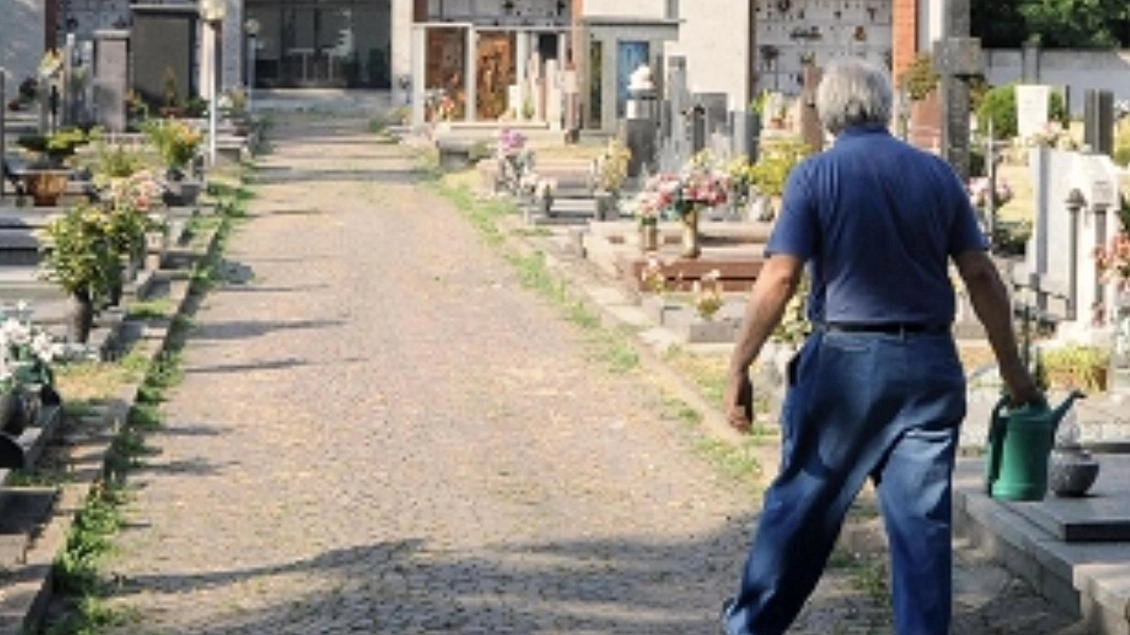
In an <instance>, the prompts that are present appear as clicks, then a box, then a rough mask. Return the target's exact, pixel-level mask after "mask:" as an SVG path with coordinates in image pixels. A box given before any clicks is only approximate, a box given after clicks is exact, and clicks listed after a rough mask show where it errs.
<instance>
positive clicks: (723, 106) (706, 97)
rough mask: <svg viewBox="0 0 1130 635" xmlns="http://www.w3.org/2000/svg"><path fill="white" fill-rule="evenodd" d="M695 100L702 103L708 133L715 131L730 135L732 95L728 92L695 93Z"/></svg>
mask: <svg viewBox="0 0 1130 635" xmlns="http://www.w3.org/2000/svg"><path fill="white" fill-rule="evenodd" d="M693 99H694V102H695V103H697V104H702V107H703V111H704V116H705V117H706V134H707V135H708V136H709V135H712V134H714V133H715V132H719V133H722V134H726V135H729V127H730V96H729V95H728V94H726V93H695V94H694V96H693Z"/></svg>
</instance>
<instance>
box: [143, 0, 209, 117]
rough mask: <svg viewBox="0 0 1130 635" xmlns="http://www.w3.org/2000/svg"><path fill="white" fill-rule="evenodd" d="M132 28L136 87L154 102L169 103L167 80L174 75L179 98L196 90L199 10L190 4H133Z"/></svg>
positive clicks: (190, 94) (148, 99)
mask: <svg viewBox="0 0 1130 635" xmlns="http://www.w3.org/2000/svg"><path fill="white" fill-rule="evenodd" d="M131 12H132V13H133V30H132V31H131V32H130V48H129V50H130V61H129V65H130V76H131V78H132V88H133V90H135V91H137V94H138V95H140V96H141V97H142V99H144V100H145V101H146V102H147V103H149V104H150V105H159V106H164V105H165V92H166V89H167V88H169V86H168V85H167V83H166V80H167V79H168V78H172V80H173V82H174V83H175V87H176V92H177V98H178V99H179V100H180V101H182V102H183V101H186V100H187V99H188V98H189V97H191V96H193V95H194V94H195V88H196V82H195V81H194V76H193V69H194V68H195V61H196V60H195V58H196V54H195V53H196V47H195V42H196V40H197V22H198V18H197V12H196V6H195V4H189V5H133V6H132V7H131Z"/></svg>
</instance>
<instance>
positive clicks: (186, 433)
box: [108, 114, 1050, 635]
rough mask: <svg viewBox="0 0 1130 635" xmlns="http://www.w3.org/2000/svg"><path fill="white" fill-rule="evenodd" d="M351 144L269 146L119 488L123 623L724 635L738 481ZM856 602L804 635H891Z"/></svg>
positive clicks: (843, 598)
mask: <svg viewBox="0 0 1130 635" xmlns="http://www.w3.org/2000/svg"><path fill="white" fill-rule="evenodd" d="M362 129H363V122H360V121H352V120H348V119H345V118H341V117H339V118H335V119H327V118H317V117H314V116H311V115H309V114H298V115H290V116H287V117H283V118H282V120H281V121H280V122H279V125H278V127H277V129H276V130H275V132H274V134H273V138H274V145H275V150H274V152H273V153H272V154H271V155H269V156H267V157H266V158H265V160H264V163H263V169H262V170H261V171H260V177H261V184H260V185H259V186H257V190H256V191H257V194H258V196H257V198H256V199H255V200H254V201H253V203H252V205H251V214H252V218H251V219H250V220H249V221H248V223H247V224H246V225H244V226H243V228H242V229H241V230H240V231H239V232H238V233H237V234H236V235H235V236H234V238H233V240H232V241H231V244H230V248H229V252H228V263H227V274H228V275H227V279H228V282H226V283H225V284H222V285H220V286H219V287H217V288H216V289H215V290H214V291H213V292H211V293H210V294H209V296H208V297H207V299H206V302H205V304H204V306H203V307H202V308H201V310H200V311H199V312H198V314H197V315H196V322H195V323H196V327H195V329H194V331H193V332H192V334H191V337H190V339H189V341H188V344H187V346H186V349H185V352H184V367H185V378H184V381H183V382H182V383H181V384H180V385H179V386H178V387H177V388H176V389H175V390H173V391H172V393H171V394H170V400H169V402H168V403H167V404H166V405H165V409H164V410H165V413H166V420H167V428H166V429H164V430H163V431H161V432H159V433H156V434H154V435H152V436H151V437H150V439H149V443H150V444H151V445H153V446H154V447H156V448H159V449H160V453H159V454H158V455H156V456H153V457H150V458H148V459H147V461H146V464H145V466H144V467H142V468H141V469H139V470H138V471H137V472H135V473H134V474H133V475H132V476H131V482H132V484H133V485H134V486H135V487H136V490H137V493H136V497H135V500H134V501H133V502H132V504H131V505H130V509H129V526H128V528H127V529H125V530H124V531H123V532H122V533H121V534H120V536H119V539H118V545H119V550H118V553H117V554H116V556H115V557H114V558H113V560H112V561H111V562H110V563H109V565H108V569H109V572H110V573H111V574H112V575H114V576H115V577H116V579H117V580H118V582H119V587H118V590H117V592H116V594H115V597H114V598H113V600H112V601H113V603H114V605H116V606H117V607H119V608H126V609H128V610H129V611H130V612H131V613H133V614H134V615H135V619H133V620H131V621H130V623H129V624H127V625H125V626H122V627H120V628H118V629H117V630H116V631H115V632H116V633H121V634H123V635H124V634H126V633H136V634H157V633H160V634H163V635H173V634H189V633H191V634H194V635H210V634H216V635H219V634H236V633H248V634H252V633H254V634H257V635H260V634H268V633H270V634H283V633H294V634H302V635H310V634H335V635H336V634H339V633H426V632H437V633H466V634H474V633H483V634H487V633H490V634H501V633H515V634H523V633H569V634H577V635H581V634H590V633H591V634H596V633H639V634H644V633H669V634H672V635H674V634H686V633H702V634H714V633H717V625H716V611H717V607H718V606H719V604H720V602H721V600H722V598H724V597H726V595H727V594H728V592H729V591H731V587H732V585H733V583H734V582H735V581H736V579H737V574H738V567H739V565H740V561H741V559H742V557H743V555H744V552H745V546H746V543H747V539H748V531H749V529H750V527H751V526H752V520H751V517H752V513H753V512H754V511H755V502H754V501H753V496H752V495H751V493H750V490H749V488H744V487H740V486H737V485H736V484H735V483H734V482H733V481H731V480H728V479H727V478H726V477H724V476H722V475H720V473H719V472H718V470H717V469H715V468H714V467H713V466H712V465H710V464H709V463H708V462H707V461H706V460H704V459H703V458H701V456H700V455H698V454H696V453H695V452H693V451H692V449H691V447H690V443H691V441H689V440H688V439H687V437H686V435H685V434H683V433H681V432H680V427H679V424H677V423H675V422H672V421H666V420H664V419H663V418H662V417H661V416H659V414H658V413H657V410H656V408H655V395H654V394H653V392H652V391H649V389H648V384H647V383H646V382H645V381H643V378H641V377H639V376H634V375H632V374H628V375H618V374H614V373H611V372H609V371H608V370H607V369H606V368H605V367H604V365H602V364H601V363H600V362H599V361H594V360H593V359H591V355H590V353H591V349H589V348H588V346H587V345H586V343H585V340H584V334H583V333H582V332H581V331H580V330H578V329H577V328H576V327H574V326H572V325H570V324H568V323H566V322H564V321H563V320H562V319H561V318H560V317H559V316H558V314H557V313H556V311H555V310H554V309H553V308H552V307H550V306H547V305H545V304H544V303H543V302H541V301H540V300H538V299H537V298H536V297H535V296H534V295H532V294H531V293H530V292H528V291H526V290H523V289H522V288H521V286H520V284H519V282H518V280H517V277H516V274H515V271H514V270H513V268H512V267H511V266H510V265H508V264H506V263H505V262H504V261H503V260H502V259H501V258H499V257H498V255H497V253H496V252H494V251H492V249H491V248H489V247H487V246H485V245H484V244H483V243H482V242H481V241H480V239H479V237H478V235H477V234H476V232H475V230H473V229H472V228H471V227H470V226H469V224H468V223H467V222H466V221H465V220H464V219H463V218H462V217H461V216H460V215H459V213H458V212H457V211H455V210H454V209H453V208H452V207H451V206H450V205H449V204H447V203H446V202H444V201H442V200H441V199H439V198H438V197H436V196H435V195H433V194H431V193H428V191H427V190H426V189H423V188H420V187H417V186H415V185H413V179H412V176H411V172H410V167H411V164H410V163H409V162H408V161H407V160H406V159H405V158H404V156H403V154H402V152H401V151H400V150H399V149H397V148H395V147H392V146H384V145H379V144H375V143H373V142H372V136H371V135H364V134H360V133H358V131H360V130H362ZM1006 581H1007V580H1006ZM865 586H866V585H864V584H861V583H860V582H859V580H858V576H855V577H853V574H851V573H849V572H847V571H840V572H833V573H832V574H830V575H828V576H827V577H826V579H825V582H824V583H823V584H822V586H821V589H820V591H819V595H818V598H817V599H816V601H815V602H814V603H813V605H812V608H811V609H810V610H809V612H808V613H807V616H806V618H805V620H804V621H803V622H802V623H801V624H800V625H799V626H798V628H797V629H796V630H795V632H806V633H813V634H815V633H833V632H842V633H849V632H860V633H863V632H884V631H883V627H881V626H878V624H880V623H881V621H882V620H881V617H882V614H883V611H882V610H881V609H876V608H875V607H874V605H873V604H872V602H871V600H869V599H868V597H867V594H866V589H865ZM971 632H973V631H971ZM1000 632H1005V631H1000ZM1025 632H1035V631H1032V630H1028V631H1025ZM1049 632H1050V631H1049Z"/></svg>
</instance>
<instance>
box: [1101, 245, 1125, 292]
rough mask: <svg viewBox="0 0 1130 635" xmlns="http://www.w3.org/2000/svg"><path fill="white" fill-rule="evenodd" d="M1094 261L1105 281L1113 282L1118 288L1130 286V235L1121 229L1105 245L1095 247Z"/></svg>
mask: <svg viewBox="0 0 1130 635" xmlns="http://www.w3.org/2000/svg"><path fill="white" fill-rule="evenodd" d="M1095 261H1096V262H1097V263H1098V265H1099V270H1100V271H1101V272H1102V274H1103V279H1104V280H1105V281H1107V282H1115V283H1117V284H1118V288H1119V289H1121V290H1126V289H1127V288H1130V235H1128V234H1127V233H1126V232H1124V231H1121V232H1118V233H1117V234H1115V236H1114V238H1112V239H1111V240H1110V243H1108V244H1107V246H1106V247H1102V246H1099V247H1096V248H1095Z"/></svg>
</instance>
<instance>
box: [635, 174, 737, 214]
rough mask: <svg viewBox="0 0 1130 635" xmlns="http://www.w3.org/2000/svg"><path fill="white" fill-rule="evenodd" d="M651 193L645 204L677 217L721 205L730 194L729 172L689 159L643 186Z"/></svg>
mask: <svg viewBox="0 0 1130 635" xmlns="http://www.w3.org/2000/svg"><path fill="white" fill-rule="evenodd" d="M645 189H646V190H647V191H649V192H651V193H652V194H653V196H652V198H650V199H649V200H648V205H649V206H650V207H653V208H655V209H657V210H671V211H672V212H674V213H675V215H676V216H678V217H679V218H686V216H687V215H688V214H690V213H691V212H693V211H695V210H698V209H700V208H703V207H716V206H718V205H722V204H723V203H725V202H726V201H727V200H729V196H730V176H729V175H728V174H726V173H725V172H722V171H720V170H717V169H714V168H713V167H712V166H707V165H695V164H694V163H693V162H692V163H691V164H690V165H689V166H688V169H686V170H684V171H683V172H682V173H681V174H677V175H675V174H659V175H656V176H655V177H652V178H651V179H650V180H649V181H648V183H647V185H646V188H645Z"/></svg>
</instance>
